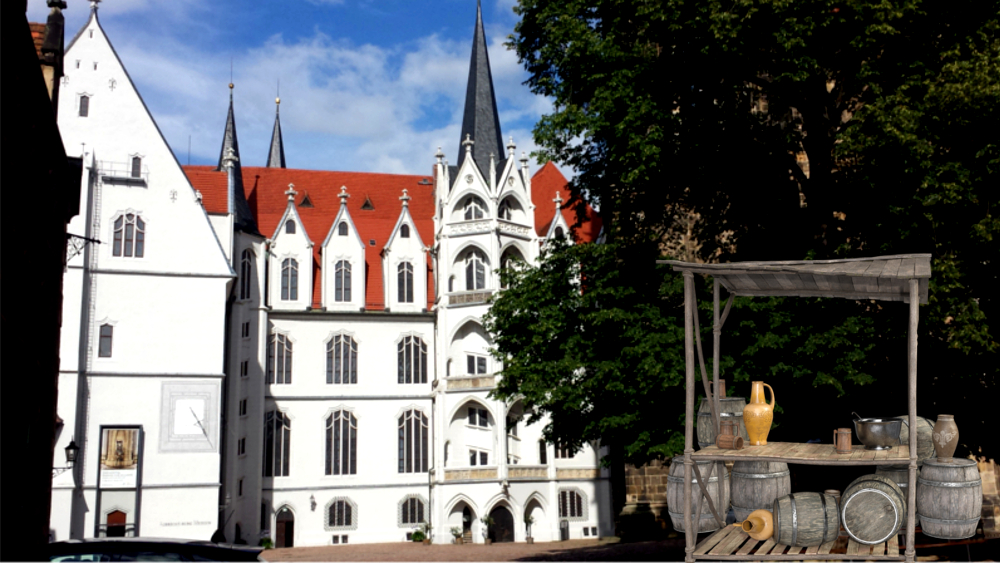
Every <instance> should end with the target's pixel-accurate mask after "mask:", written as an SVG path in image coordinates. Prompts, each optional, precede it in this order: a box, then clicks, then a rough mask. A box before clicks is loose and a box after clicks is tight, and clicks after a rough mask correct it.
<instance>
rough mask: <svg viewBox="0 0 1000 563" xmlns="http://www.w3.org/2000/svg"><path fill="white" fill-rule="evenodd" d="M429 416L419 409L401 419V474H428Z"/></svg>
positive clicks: (405, 414) (407, 413)
mask: <svg viewBox="0 0 1000 563" xmlns="http://www.w3.org/2000/svg"><path fill="white" fill-rule="evenodd" d="M427 434H428V425H427V415H426V414H424V413H422V412H420V411H418V410H417V409H410V410H408V411H406V412H404V413H403V415H402V416H400V417H399V472H400V473H426V472H427V458H428V456H429V454H430V450H429V449H428V448H427Z"/></svg>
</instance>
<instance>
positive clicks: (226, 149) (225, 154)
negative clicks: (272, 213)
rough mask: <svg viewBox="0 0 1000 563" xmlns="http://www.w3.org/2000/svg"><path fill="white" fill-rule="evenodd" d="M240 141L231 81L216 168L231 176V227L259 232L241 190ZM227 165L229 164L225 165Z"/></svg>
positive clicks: (253, 232) (248, 231)
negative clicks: (224, 129)
mask: <svg viewBox="0 0 1000 563" xmlns="http://www.w3.org/2000/svg"><path fill="white" fill-rule="evenodd" d="M239 158H240V143H239V141H238V140H237V138H236V116H235V114H234V113H233V83H232V82H230V83H229V115H228V116H227V117H226V132H225V134H224V135H223V137H222V149H221V150H220V151H219V166H218V167H217V168H216V170H219V171H228V172H229V174H231V175H232V177H233V182H232V186H233V187H232V192H231V193H230V194H229V197H231V198H232V201H231V202H230V205H231V208H232V210H233V228H235V229H236V230H237V231H243V232H245V233H250V234H254V235H257V234H260V232H259V231H258V230H257V223H256V221H254V219H253V214H252V213H251V212H250V204H249V203H247V198H246V194H245V193H244V191H243V167H242V166H241V165H240V160H239ZM227 165H229V166H227Z"/></svg>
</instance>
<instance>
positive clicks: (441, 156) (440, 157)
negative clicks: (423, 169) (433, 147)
mask: <svg viewBox="0 0 1000 563" xmlns="http://www.w3.org/2000/svg"><path fill="white" fill-rule="evenodd" d="M434 158H436V159H437V161H438V164H441V163H442V162H443V161H444V152H443V151H442V150H441V147H438V152H436V153H434Z"/></svg>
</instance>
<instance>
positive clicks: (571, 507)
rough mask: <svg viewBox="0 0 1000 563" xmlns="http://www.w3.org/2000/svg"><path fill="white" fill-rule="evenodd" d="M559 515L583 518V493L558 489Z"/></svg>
mask: <svg viewBox="0 0 1000 563" xmlns="http://www.w3.org/2000/svg"><path fill="white" fill-rule="evenodd" d="M559 517H560V518H584V517H585V515H584V512H583V495H582V494H581V493H580V492H579V491H575V490H572V489H563V490H561V491H559Z"/></svg>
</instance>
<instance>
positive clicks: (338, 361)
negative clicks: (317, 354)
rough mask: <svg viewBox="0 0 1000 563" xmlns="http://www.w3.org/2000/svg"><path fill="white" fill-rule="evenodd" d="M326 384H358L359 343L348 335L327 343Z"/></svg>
mask: <svg viewBox="0 0 1000 563" xmlns="http://www.w3.org/2000/svg"><path fill="white" fill-rule="evenodd" d="M326 382H327V383H345V384H346V383H357V382H358V343H357V342H355V340H354V339H353V338H351V337H350V336H348V335H346V334H338V335H335V336H334V337H333V338H331V339H330V341H329V342H327V343H326Z"/></svg>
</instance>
